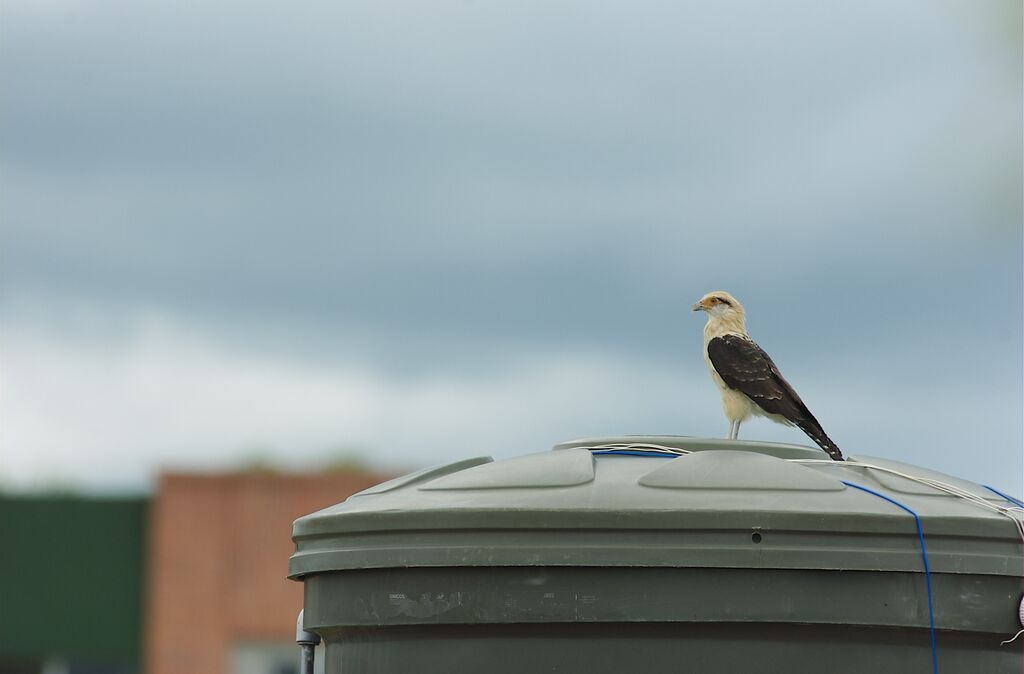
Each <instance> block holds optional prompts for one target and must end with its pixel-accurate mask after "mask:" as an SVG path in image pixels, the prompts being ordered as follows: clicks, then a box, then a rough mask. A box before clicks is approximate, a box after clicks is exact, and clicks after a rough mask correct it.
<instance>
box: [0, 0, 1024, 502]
mask: <svg viewBox="0 0 1024 674" xmlns="http://www.w3.org/2000/svg"><path fill="white" fill-rule="evenodd" d="M1021 23H1022V17H1021V4H1020V2H1019V0H989V1H986V2H978V1H977V0H962V1H958V2H949V1H942V0H920V1H909V0H905V1H901V2H892V1H891V0H886V1H877V2H872V1H867V2H856V3H852V2H822V1H820V0H814V1H807V2H772V3H764V2H754V1H751V2H689V3H688V2H678V1H675V2H663V3H662V2H629V3H626V2H620V3H614V4H613V3H594V2H526V1H523V0H516V1H515V2H481V1H472V0H467V1H464V2H443V1H442V2H430V3H422V2H407V3H401V2H399V3H395V2H380V1H378V0H375V1H373V2H344V3H337V2H305V3H293V2H287V3H285V2H259V3H250V2H202V3H195V2H173V3H140V2H136V1H135V0H130V1H129V0H125V1H123V2H119V1H95V2H86V1H84V0H83V1H78V0H47V1H41V0H5V1H4V2H3V4H2V7H0V85H2V88H3V91H4V95H3V97H2V100H0V237H2V238H0V486H6V487H9V488H23V487H38V486H45V485H53V484H71V485H78V486H80V487H82V488H86V489H95V490H104V491H109V490H139V489H144V488H146V487H147V486H148V485H149V484H151V480H152V478H153V476H154V475H155V474H156V471H158V470H160V469H163V468H178V469H221V468H224V467H229V466H232V465H237V464H238V463H239V462H245V461H250V460H252V459H254V458H262V459H267V460H270V461H273V462H276V463H279V464H281V465H285V466H294V467H296V468H306V467H311V466H315V465H317V464H318V463H321V462H323V461H326V460H330V459H331V458H332V457H337V456H339V455H343V454H345V453H346V452H353V451H355V452H359V453H361V454H362V456H363V457H365V458H367V459H369V460H370V461H371V462H373V463H374V464H375V465H378V466H381V467H384V468H389V469H404V468H412V467H417V466H421V465H425V464H431V463H437V462H440V461H446V460H452V459H456V458H463V457H467V456H475V455H479V454H492V455H495V456H511V455H514V454H520V453H526V452H532V451H541V450H544V449H546V448H547V447H549V446H550V445H552V444H554V443H556V442H558V441H561V440H565V439H568V438H572V437H577V436H583V435H600V434H620V433H668V434H683V435H698V436H721V435H723V434H724V433H725V431H726V430H727V422H726V420H725V419H724V417H723V416H722V413H721V409H720V405H719V400H718V396H717V393H716V392H715V390H714V388H713V385H712V384H711V382H710V379H709V377H708V375H707V372H706V370H705V367H704V363H703V361H702V357H701V348H700V342H701V328H702V324H703V320H702V319H703V316H702V315H697V314H693V313H691V312H690V310H689V308H690V306H691V304H692V303H693V302H694V301H695V300H696V299H698V298H699V297H700V296H701V295H702V294H704V293H705V292H707V291H709V290H714V289H726V290H729V291H730V292H732V293H733V294H734V295H736V296H737V297H739V298H740V299H741V300H742V301H743V302H744V303H745V304H746V306H747V312H748V326H749V328H750V329H751V332H752V334H753V336H754V338H755V339H757V340H758V341H759V342H760V343H761V345H762V346H763V347H764V348H765V349H766V350H768V351H769V353H771V354H772V355H773V357H774V359H775V361H776V362H777V363H778V364H779V366H780V367H781V368H782V371H783V372H784V374H785V375H786V376H787V378H788V379H789V380H790V381H791V383H793V384H794V386H795V387H796V388H797V390H798V391H799V392H800V393H801V395H802V396H803V398H804V399H805V401H806V402H807V403H808V405H809V406H810V408H811V409H812V411H813V412H814V413H815V414H816V416H817V417H818V419H819V420H820V421H821V422H822V424H823V425H824V427H825V428H826V430H827V431H828V432H829V434H830V435H831V436H832V437H833V439H835V440H836V442H837V443H838V444H839V445H840V446H841V447H842V448H843V450H844V451H845V452H846V453H847V454H852V455H854V456H858V455H859V456H864V455H875V456H886V457H889V458H893V459H897V460H900V461H906V462H910V463H916V464H921V465H927V466H929V467H932V468H935V469H938V470H941V471H944V472H949V473H953V474H956V475H960V476H963V477H966V478H969V479H973V480H977V481H980V482H986V483H989V484H992V485H993V486H997V487H999V488H1003V489H1008V490H1010V491H1013V492H1015V493H1017V494H1020V493H1021V492H1022V480H1024V477H1022V473H1024V458H1022V451H1024V450H1022V433H1024V423H1022V407H1024V405H1022V303H1024V299H1022V271H1021V270H1022V206H1021V199H1022V194H1021V184H1022V160H1021V148H1022V130H1021V127H1022V114H1024V113H1022V107H1021V100H1022V91H1021V86H1022V85H1021V82H1022V72H1021V62H1022V53H1021V43H1022V36H1021ZM742 437H744V438H747V439H765V440H781V441H787V442H797V443H809V440H807V439H806V438H805V437H804V436H803V435H802V433H800V431H798V430H796V429H788V428H783V427H779V426H775V425H773V424H771V423H770V422H767V421H764V420H756V421H752V422H750V423H748V424H746V425H744V427H743V429H742Z"/></svg>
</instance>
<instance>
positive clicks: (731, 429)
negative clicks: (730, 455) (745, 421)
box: [726, 420, 739, 440]
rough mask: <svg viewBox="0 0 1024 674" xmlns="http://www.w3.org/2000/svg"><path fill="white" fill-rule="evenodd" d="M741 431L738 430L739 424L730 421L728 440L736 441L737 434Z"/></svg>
mask: <svg viewBox="0 0 1024 674" xmlns="http://www.w3.org/2000/svg"><path fill="white" fill-rule="evenodd" d="M738 430H739V429H738V428H737V422H736V421H733V420H729V434H728V435H727V436H726V439H727V440H735V439H736V433H737V431H738Z"/></svg>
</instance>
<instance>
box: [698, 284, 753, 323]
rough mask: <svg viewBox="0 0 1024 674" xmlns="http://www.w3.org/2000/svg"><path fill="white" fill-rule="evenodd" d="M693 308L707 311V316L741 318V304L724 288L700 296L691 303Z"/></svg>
mask: <svg viewBox="0 0 1024 674" xmlns="http://www.w3.org/2000/svg"><path fill="white" fill-rule="evenodd" d="M693 310H694V311H704V312H707V314H708V316H711V317H713V318H724V319H729V318H734V319H739V320H741V321H742V320H743V305H742V304H740V301H739V300H738V299H736V298H735V297H733V296H732V295H730V294H729V293H727V292H725V291H724V290H715V291H713V292H710V293H708V294H707V295H705V296H704V297H702V298H700V301H699V302H697V303H696V304H694V305H693Z"/></svg>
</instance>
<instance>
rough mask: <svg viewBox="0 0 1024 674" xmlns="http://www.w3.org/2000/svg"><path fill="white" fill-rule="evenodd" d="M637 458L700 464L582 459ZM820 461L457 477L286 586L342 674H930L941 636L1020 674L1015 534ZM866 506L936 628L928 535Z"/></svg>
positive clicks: (769, 451) (527, 462)
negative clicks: (300, 586)
mask: <svg viewBox="0 0 1024 674" xmlns="http://www.w3.org/2000/svg"><path fill="white" fill-rule="evenodd" d="M638 440H643V441H645V442H654V443H657V444H660V445H663V446H668V447H676V448H680V449H682V450H684V451H690V452H691V453H689V454H687V455H683V456H679V457H676V458H672V457H667V456H627V455H619V454H613V455H608V454H597V453H595V452H592V451H591V450H590V449H588V448H587V447H588V446H605V445H608V444H609V442H611V441H616V442H636V441H638ZM821 456H822V455H821V453H820V452H817V451H816V450H811V449H809V448H802V447H796V446H791V445H776V444H767V443H751V442H741V441H708V440H696V439H690V438H665V437H658V438H641V439H638V438H629V439H623V438H615V439H609V438H603V439H597V440H589V441H578V442H575V443H566V444H564V445H561V446H559V447H556V449H555V450H554V451H550V452H543V453H538V454H530V455H525V456H522V457H517V458H514V459H508V460H504V461H497V462H494V461H491V460H490V459H488V458H479V459H471V460H467V461H462V462H457V463H454V464H449V465H447V466H441V467H438V468H434V469H429V470H427V471H421V472H419V473H414V474H412V475H409V476H406V477H403V478H398V479H397V480H393V481H391V482H388V483H384V484H382V485H378V486H377V487H374V488H371V489H369V490H367V491H365V492H362V493H361V494H357V495H355V496H353V497H351V498H349V499H348V501H346V502H344V503H342V504H339V505H337V506H333V507H331V508H328V509H326V510H323V511H321V512H319V513H314V514H312V515H309V516H306V517H304V518H301V519H299V520H297V521H296V523H295V527H294V539H295V542H296V553H295V555H294V556H293V557H292V560H291V567H290V575H291V576H292V577H293V578H297V579H301V580H302V581H303V582H304V585H305V592H304V596H305V609H304V610H305V624H306V628H307V629H310V630H312V631H315V632H317V633H319V634H320V635H321V636H322V637H323V638H324V641H325V643H326V649H325V657H326V671H327V672H328V673H329V674H341V672H344V674H358V673H362V672H378V673H379V672H410V671H415V672H420V673H430V672H446V673H448V672H478V671H479V672H483V671H486V672H490V673H497V674H500V673H504V672H517V673H519V672H586V673H594V674H601V673H604V672H608V673H612V672H614V673H615V674H621V673H622V672H624V671H644V672H701V673H708V674H714V673H718V672H722V673H725V672H741V671H743V672H748V671H749V672H755V671H759V672H796V673H799V672H821V671H830V672H865V671H871V672H873V673H874V674H877V673H878V672H900V673H901V674H904V673H907V672H930V671H932V659H933V652H932V646H931V636H932V630H931V628H930V625H931V620H932V619H934V624H935V631H934V634H935V643H936V649H935V658H936V659H937V661H938V664H939V667H940V669H941V670H942V671H949V672H960V671H963V672H1008V673H1009V672H1014V673H1018V672H1020V671H1021V669H1022V666H1024V658H1022V648H1021V647H1020V646H1019V645H1016V644H1015V645H1013V646H1000V645H999V642H1000V641H1001V640H1003V639H1006V638H1008V636H1009V635H1012V634H1013V633H1014V632H1015V631H1016V630H1017V629H1019V626H1018V625H1017V618H1016V616H1017V607H1018V602H1019V601H1020V595H1021V570H1022V558H1021V541H1020V538H1019V536H1018V534H1017V530H1016V528H1015V527H1014V525H1013V523H1012V522H1011V521H1010V520H1009V519H1008V518H1007V517H1005V516H1003V515H1000V514H998V513H993V512H991V511H989V510H987V509H985V508H983V507H979V506H978V505H976V504H973V503H970V502H969V501H966V500H964V499H960V498H957V497H952V496H949V495H946V494H943V493H942V492H938V491H936V490H934V489H931V488H930V487H926V486H924V485H921V484H919V483H917V482H914V481H911V480H906V479H904V478H900V477H897V476H895V475H893V474H892V473H889V472H886V471H885V470H881V469H882V468H886V467H888V468H891V469H892V470H899V471H901V472H905V473H910V474H914V475H921V476H927V477H933V478H935V477H936V476H937V474H935V473H932V472H930V471H927V470H925V469H923V468H915V467H912V466H904V465H901V464H896V463H894V462H886V461H884V460H882V459H868V458H864V459H856V460H854V461H851V462H849V463H848V464H846V465H833V464H831V463H830V462H822V463H815V462H813V460H814V459H818V458H820V457H821ZM809 459H810V460H811V461H808V460H809ZM866 465H871V466H876V468H868V467H866ZM939 479H942V480H943V481H946V482H950V483H953V484H955V485H956V486H958V487H960V488H963V489H970V490H972V493H977V494H978V495H980V496H984V497H985V498H989V497H991V499H990V502H991V503H993V504H996V505H1007V504H1006V503H1005V502H1002V501H1001V499H1000V497H998V496H996V495H995V494H994V493H991V492H987V493H985V490H984V489H982V488H981V487H979V486H978V485H974V484H972V483H967V482H964V481H961V480H957V479H956V478H951V477H949V476H940V478H939ZM853 485H857V486H859V487H864V488H866V489H870V490H871V491H872V492H875V494H880V495H885V496H887V497H889V498H891V499H892V500H893V501H895V502H897V503H899V504H902V505H903V506H905V507H908V508H910V509H911V510H913V511H914V512H915V513H917V514H918V516H919V517H920V521H921V523H922V528H923V532H924V536H925V541H926V545H927V558H928V562H929V568H930V577H929V578H928V580H930V582H931V599H932V606H933V610H932V612H931V618H930V615H929V610H928V594H929V593H928V589H927V583H926V575H925V573H924V565H923V561H924V558H923V556H922V550H921V546H920V541H919V536H918V530H917V524H916V523H915V520H914V517H913V516H912V515H911V514H909V513H908V512H906V511H904V510H903V509H902V508H901V507H899V506H898V505H894V504H893V503H892V502H890V501H888V500H886V499H884V498H881V496H877V495H875V494H873V493H870V492H868V491H864V490H862V489H859V488H857V486H853Z"/></svg>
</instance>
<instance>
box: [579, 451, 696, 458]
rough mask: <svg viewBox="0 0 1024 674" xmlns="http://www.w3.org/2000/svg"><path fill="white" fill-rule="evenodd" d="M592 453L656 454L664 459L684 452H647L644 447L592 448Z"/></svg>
mask: <svg viewBox="0 0 1024 674" xmlns="http://www.w3.org/2000/svg"><path fill="white" fill-rule="evenodd" d="M590 453H591V454H601V455H607V454H613V455H618V456H656V457H658V458H662V459H674V458H676V457H677V456H682V454H669V453H668V452H645V451H644V450H642V449H592V450H590Z"/></svg>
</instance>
